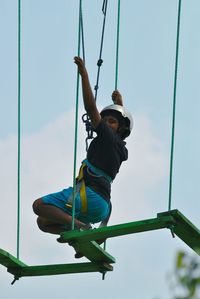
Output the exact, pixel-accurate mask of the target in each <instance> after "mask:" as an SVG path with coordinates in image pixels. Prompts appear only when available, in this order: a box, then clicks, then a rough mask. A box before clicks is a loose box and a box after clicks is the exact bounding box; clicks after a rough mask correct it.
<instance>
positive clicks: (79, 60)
mask: <svg viewBox="0 0 200 299" xmlns="http://www.w3.org/2000/svg"><path fill="white" fill-rule="evenodd" d="M74 63H75V64H76V65H77V66H78V71H79V74H80V75H81V76H82V77H83V76H85V75H87V70H86V67H85V63H84V61H83V59H82V58H80V57H78V56H75V57H74Z"/></svg>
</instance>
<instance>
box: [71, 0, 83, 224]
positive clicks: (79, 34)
mask: <svg viewBox="0 0 200 299" xmlns="http://www.w3.org/2000/svg"><path fill="white" fill-rule="evenodd" d="M81 19H82V0H79V24H78V50H77V55H78V56H80V47H81V22H82V21H81ZM79 78H80V77H79V72H78V70H77V79H76V111H75V132H74V169H73V206H72V230H74V219H75V208H76V201H75V198H76V161H77V140H78V104H79V82H80V79H79Z"/></svg>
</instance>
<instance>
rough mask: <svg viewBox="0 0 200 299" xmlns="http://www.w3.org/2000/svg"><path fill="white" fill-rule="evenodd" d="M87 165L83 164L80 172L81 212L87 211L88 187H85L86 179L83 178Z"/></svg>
mask: <svg viewBox="0 0 200 299" xmlns="http://www.w3.org/2000/svg"><path fill="white" fill-rule="evenodd" d="M85 166H86V165H85V164H82V166H81V168H80V170H79V174H78V177H77V179H78V181H81V188H80V198H81V212H82V213H87V194H86V188H85V181H84V179H83V169H84V167H85Z"/></svg>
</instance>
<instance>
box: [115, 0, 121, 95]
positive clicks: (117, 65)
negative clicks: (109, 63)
mask: <svg viewBox="0 0 200 299" xmlns="http://www.w3.org/2000/svg"><path fill="white" fill-rule="evenodd" d="M120 10H121V1H120V0H118V13H117V43H116V67H115V90H116V89H117V86H118V69H119V29H120Z"/></svg>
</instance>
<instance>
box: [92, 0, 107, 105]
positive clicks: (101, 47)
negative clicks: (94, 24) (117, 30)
mask: <svg viewBox="0 0 200 299" xmlns="http://www.w3.org/2000/svg"><path fill="white" fill-rule="evenodd" d="M107 7H108V0H104V1H103V6H102V13H103V15H104V17H103V27H102V34H101V43H100V52H99V59H98V61H97V66H98V70H97V80H96V85H95V87H94V90H95V95H94V98H95V101H97V95H98V89H99V77H100V69H101V65H102V63H103V59H102V52H103V42H104V33H105V26H106V16H107Z"/></svg>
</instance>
